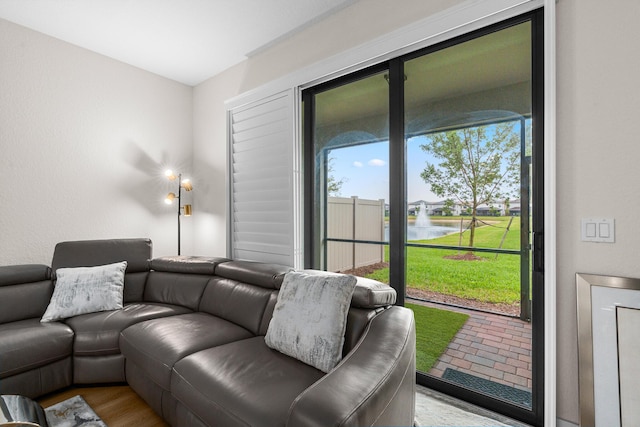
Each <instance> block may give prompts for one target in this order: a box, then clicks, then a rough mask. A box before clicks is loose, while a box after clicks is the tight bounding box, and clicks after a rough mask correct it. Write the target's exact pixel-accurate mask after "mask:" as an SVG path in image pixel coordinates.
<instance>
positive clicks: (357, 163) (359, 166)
mask: <svg viewBox="0 0 640 427" xmlns="http://www.w3.org/2000/svg"><path fill="white" fill-rule="evenodd" d="M353 166H355V167H357V168H361V167H362V166H364V165H363V164H362V162H359V161H357V160H356V161H355V162H353Z"/></svg>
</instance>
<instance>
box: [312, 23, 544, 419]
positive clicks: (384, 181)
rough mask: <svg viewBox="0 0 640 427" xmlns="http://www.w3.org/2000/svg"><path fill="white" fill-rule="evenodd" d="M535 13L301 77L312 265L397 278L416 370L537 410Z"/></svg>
mask: <svg viewBox="0 0 640 427" xmlns="http://www.w3.org/2000/svg"><path fill="white" fill-rule="evenodd" d="M541 19H542V17H541V14H540V13H532V14H529V15H527V16H522V17H519V18H517V19H513V20H511V21H509V22H505V23H502V24H500V25H496V26H493V27H491V28H486V29H483V30H481V31H478V32H475V33H473V34H468V35H465V36H463V37H460V38H458V39H455V40H450V41H448V42H445V43H443V44H440V45H437V46H433V47H430V48H428V49H425V50H422V51H418V52H414V53H411V54H408V55H405V56H402V57H399V58H395V59H392V60H390V61H388V62H385V63H382V64H380V65H378V66H376V67H373V68H370V69H367V70H363V71H361V72H358V73H355V74H353V75H349V76H346V77H344V78H341V79H338V80H334V81H330V82H327V83H324V84H322V85H319V86H316V87H313V88H310V89H307V90H306V91H305V92H304V93H303V101H304V113H305V114H304V117H305V124H304V129H305V170H306V172H305V185H306V187H305V197H306V199H305V200H306V209H305V221H306V222H305V224H306V235H305V262H306V265H307V266H308V267H313V268H320V269H326V270H330V271H342V272H346V273H350V274H355V275H360V276H366V277H370V278H374V279H377V280H380V281H382V282H385V283H388V284H389V285H390V286H392V287H394V288H395V289H396V291H397V292H398V304H400V305H406V306H407V307H409V308H411V309H412V310H413V311H414V314H415V317H416V324H417V348H416V350H417V369H418V372H417V379H418V383H420V384H423V385H426V386H429V387H431V388H434V389H437V390H439V391H442V392H445V393H448V394H451V395H454V396H457V397H460V398H463V399H465V400H469V401H471V402H474V403H476V404H480V405H482V406H485V407H487V408H490V409H493V410H496V411H498V412H502V413H504V414H506V415H509V416H512V417H514V418H517V419H520V420H522V421H525V422H528V423H530V424H533V425H541V423H542V419H543V414H542V411H543V393H542V385H543V354H544V349H543V347H542V342H543V339H542V338H543V335H542V334H543V330H544V329H543V324H542V319H543V307H542V301H543V298H542V283H543V271H542V268H541V266H542V255H543V254H542V244H543V240H542V236H543V230H544V224H543V222H542V218H543V215H542V214H543V212H544V206H543V205H542V200H543V198H542V194H541V189H542V188H543V187H542V181H541V177H542V170H543V169H542V168H543V164H542V158H543V156H542V142H543V141H542V132H541V127H542V99H541V98H542V97H541V95H540V94H542V93H543V89H542V83H541V82H542V72H541V70H542V68H541V67H542V64H541V59H540V58H542V52H541V45H542V43H541V28H542V22H541Z"/></svg>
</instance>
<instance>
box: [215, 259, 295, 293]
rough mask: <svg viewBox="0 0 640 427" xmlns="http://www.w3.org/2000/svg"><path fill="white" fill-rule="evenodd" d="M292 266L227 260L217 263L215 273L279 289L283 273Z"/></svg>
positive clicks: (239, 280)
mask: <svg viewBox="0 0 640 427" xmlns="http://www.w3.org/2000/svg"><path fill="white" fill-rule="evenodd" d="M292 270H293V268H291V267H288V266H286V265H279V264H269V263H263V262H255V261H229V262H225V263H222V264H220V265H218V267H217V268H216V275H218V276H222V277H226V278H227V279H233V280H237V281H238V282H244V283H249V284H251V285H256V286H260V287H262V288H267V289H280V286H281V285H282V280H283V279H284V275H285V274H286V273H287V272H289V271H292Z"/></svg>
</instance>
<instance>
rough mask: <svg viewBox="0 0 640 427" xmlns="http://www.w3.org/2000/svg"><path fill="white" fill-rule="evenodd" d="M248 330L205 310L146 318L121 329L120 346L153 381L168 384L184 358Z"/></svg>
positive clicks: (242, 335) (246, 334) (240, 336)
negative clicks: (174, 368)
mask: <svg viewBox="0 0 640 427" xmlns="http://www.w3.org/2000/svg"><path fill="white" fill-rule="evenodd" d="M252 336H253V334H251V332H249V331H248V330H246V329H244V328H242V327H240V326H238V325H235V324H233V323H231V322H228V321H226V320H224V319H221V318H219V317H215V316H211V315H209V314H206V313H190V314H182V315H179V316H172V317H169V318H163V319H155V320H149V321H146V322H142V323H138V324H136V325H133V326H131V327H129V328H127V329H126V330H124V331H123V332H122V334H121V336H120V349H121V351H122V354H123V355H124V356H125V357H126V358H127V360H130V361H132V362H133V363H135V364H136V365H137V366H139V367H140V369H143V370H144V372H145V374H146V375H147V376H148V377H149V378H151V380H153V381H154V382H155V383H156V384H158V385H159V386H160V387H162V388H164V389H165V390H169V389H170V386H171V370H172V369H173V366H174V364H175V363H176V362H177V361H179V360H180V359H182V358H183V357H185V356H187V355H189V354H192V353H195V352H197V351H200V350H202V349H205V348H210V347H214V346H218V345H222V344H226V343H229V342H233V341H238V340H242V339H245V338H249V337H252Z"/></svg>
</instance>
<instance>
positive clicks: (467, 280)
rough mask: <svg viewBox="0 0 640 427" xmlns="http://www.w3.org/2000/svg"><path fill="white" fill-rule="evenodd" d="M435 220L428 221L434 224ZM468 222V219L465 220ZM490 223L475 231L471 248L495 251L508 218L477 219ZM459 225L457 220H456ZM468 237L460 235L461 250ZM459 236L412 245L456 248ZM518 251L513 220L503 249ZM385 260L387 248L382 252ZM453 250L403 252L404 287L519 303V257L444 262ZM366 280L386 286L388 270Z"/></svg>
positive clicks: (491, 256) (517, 226) (486, 256)
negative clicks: (404, 265) (435, 245)
mask: <svg viewBox="0 0 640 427" xmlns="http://www.w3.org/2000/svg"><path fill="white" fill-rule="evenodd" d="M437 219H438V218H437V217H432V221H433V220H437ZM466 219H468V217H467V218H466ZM481 219H482V220H483V221H486V222H491V223H492V226H489V225H484V226H482V227H478V228H477V229H476V238H475V243H474V246H475V247H483V248H498V247H499V245H500V241H501V239H502V236H503V234H504V232H505V228H506V226H507V224H508V223H509V217H488V218H481ZM457 221H458V222H457V223H458V224H459V219H458V220H457ZM468 234H469V231H466V232H465V233H464V234H463V240H462V246H465V245H468ZM458 239H459V234H458V233H455V234H451V235H448V236H443V237H439V238H436V239H430V240H422V241H417V242H415V243H426V244H437V245H454V246H458ZM519 247H520V218H519V217H515V218H514V220H513V222H512V224H511V227H510V230H509V232H508V233H507V236H506V239H505V241H504V244H503V246H502V248H503V249H518V248H519ZM385 249H386V252H385V258H386V259H387V260H388V247H387V248H385ZM458 253H464V251H462V252H458V251H456V250H446V249H430V248H415V247H408V248H407V287H409V288H416V289H425V290H430V291H434V292H439V293H443V294H447V295H454V296H458V297H461V298H472V299H476V300H479V301H486V302H491V303H507V304H515V303H518V302H519V301H520V257H519V256H518V255H509V254H500V255H498V257H497V259H496V255H495V254H491V253H482V252H475V255H477V256H480V257H482V261H462V260H454V259H446V258H444V257H445V256H449V255H456V254H458ZM367 277H370V278H373V279H376V280H380V281H382V282H385V283H388V282H389V269H388V268H383V269H380V270H377V271H375V272H373V273H372V274H370V275H368V276H367Z"/></svg>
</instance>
